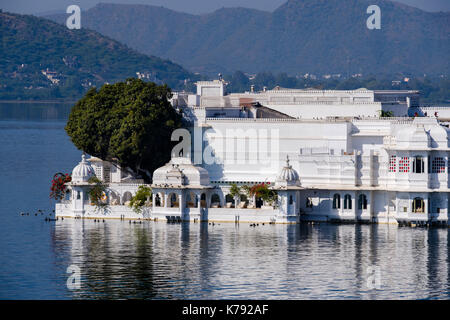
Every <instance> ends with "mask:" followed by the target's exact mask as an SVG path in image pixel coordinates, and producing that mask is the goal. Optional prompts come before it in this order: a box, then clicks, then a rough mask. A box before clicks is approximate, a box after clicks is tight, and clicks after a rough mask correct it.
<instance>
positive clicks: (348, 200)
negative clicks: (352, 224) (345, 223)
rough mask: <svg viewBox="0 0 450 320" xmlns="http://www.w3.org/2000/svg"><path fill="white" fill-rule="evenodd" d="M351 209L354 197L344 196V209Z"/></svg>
mask: <svg viewBox="0 0 450 320" xmlns="http://www.w3.org/2000/svg"><path fill="white" fill-rule="evenodd" d="M351 208H352V196H351V195H349V194H346V195H345V196H344V209H347V210H351Z"/></svg>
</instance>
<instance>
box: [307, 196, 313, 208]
mask: <svg viewBox="0 0 450 320" xmlns="http://www.w3.org/2000/svg"><path fill="white" fill-rule="evenodd" d="M306 207H307V208H312V207H313V203H312V199H311V198H310V197H308V198H306Z"/></svg>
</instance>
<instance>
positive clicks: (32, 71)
mask: <svg viewBox="0 0 450 320" xmlns="http://www.w3.org/2000/svg"><path fill="white" fill-rule="evenodd" d="M0 37H1V44H0V45H1V50H0V52H1V54H0V99H16V98H18V97H20V98H34V99H48V98H58V97H59V98H74V97H80V96H81V95H82V94H83V93H84V92H85V91H86V90H87V88H88V87H89V86H91V85H95V86H101V85H103V84H104V83H106V82H108V83H114V82H116V81H120V80H125V79H126V78H128V77H136V76H137V75H136V72H140V73H141V74H143V75H144V76H145V77H146V79H148V80H152V81H155V82H159V83H167V84H168V85H169V86H171V87H172V88H183V86H184V80H185V79H189V78H191V77H192V76H193V75H192V74H190V73H189V72H188V71H186V70H185V69H183V68H182V67H181V66H179V65H177V64H174V63H172V62H170V61H168V60H162V59H160V58H157V57H154V56H146V55H144V54H142V53H138V52H136V51H135V50H133V49H130V48H128V47H127V46H125V45H123V44H121V43H119V42H117V41H116V40H112V39H110V38H108V37H106V36H103V35H101V34H99V33H97V32H95V31H91V30H88V29H85V28H81V29H80V30H69V29H68V28H67V27H65V26H62V25H60V24H57V23H55V22H53V21H50V20H47V19H42V18H38V17H34V16H29V15H19V14H12V13H5V12H0ZM44 73H45V74H44Z"/></svg>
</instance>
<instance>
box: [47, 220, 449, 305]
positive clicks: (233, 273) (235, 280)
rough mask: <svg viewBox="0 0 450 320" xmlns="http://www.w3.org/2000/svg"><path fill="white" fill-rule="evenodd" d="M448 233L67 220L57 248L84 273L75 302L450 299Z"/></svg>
mask: <svg viewBox="0 0 450 320" xmlns="http://www.w3.org/2000/svg"><path fill="white" fill-rule="evenodd" d="M448 233H449V230H448V229H425V228H415V229H413V228H399V227H397V226H393V225H333V224H319V225H317V224H315V225H311V224H301V225H267V224H266V225H264V226H262V225H259V226H257V227H251V226H249V225H247V224H240V225H235V224H215V225H209V224H208V223H191V224H189V223H181V224H166V223H163V222H157V223H155V222H142V223H141V224H133V223H131V224H130V223H129V222H128V221H106V222H105V223H103V222H100V223H99V222H94V221H91V220H72V219H66V220H64V221H58V222H56V224H55V234H54V246H53V247H54V250H55V251H54V254H55V261H57V263H59V264H61V265H62V266H65V268H66V267H67V266H69V265H72V264H73V265H77V266H79V267H80V269H81V280H82V281H81V288H80V289H78V290H73V291H70V290H67V294H68V295H69V297H71V298H90V299H96V298H101V299H122V298H138V299H139V298H144V299H227V298H228V299H258V298H259V299H341V298H350V299H414V298H436V297H437V298H449V296H450V295H449V270H450V269H449V263H450V262H449V256H448V249H449V237H448ZM369 267H372V268H378V269H379V270H380V280H381V283H380V284H381V287H380V289H373V288H370V287H368V276H369V275H370V274H368V273H367V272H368V268H369ZM67 276H68V275H66V278H65V279H67ZM61 279H64V278H63V277H61Z"/></svg>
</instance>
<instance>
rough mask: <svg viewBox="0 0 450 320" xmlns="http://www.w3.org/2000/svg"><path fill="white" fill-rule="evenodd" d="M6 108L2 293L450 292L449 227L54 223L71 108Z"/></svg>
mask: <svg viewBox="0 0 450 320" xmlns="http://www.w3.org/2000/svg"><path fill="white" fill-rule="evenodd" d="M2 107H3V108H4V106H2V105H1V104H0V110H3V113H0V114H1V115H3V118H0V218H1V223H0V253H1V256H0V299H74V298H75V299H80V298H81V299H105V298H106V299H122V298H147V299H344V298H351V299H435V298H440V299H448V298H449V296H450V281H449V280H450V260H449V246H450V237H449V229H418V228H416V229H411V228H398V227H396V226H387V225H373V226H372V225H332V224H320V225H265V226H261V225H260V226H259V227H256V228H251V227H249V226H248V225H245V224H241V225H238V226H236V225H234V224H220V225H217V224H216V225H215V226H211V225H208V224H198V223H197V224H176V225H172V224H170V225H169V224H166V223H163V222H157V223H155V222H144V223H142V224H129V223H128V222H122V221H106V222H105V223H94V222H93V221H90V220H89V221H86V220H72V219H65V220H64V221H57V222H51V223H49V222H45V221H44V217H45V216H46V215H48V214H49V213H51V210H52V209H53V207H54V203H53V202H52V201H50V200H49V198H48V194H49V187H50V183H49V181H50V179H51V177H52V175H53V174H54V173H55V172H58V171H62V172H69V171H70V170H71V169H72V168H73V167H74V166H75V165H76V164H77V163H78V161H79V159H80V152H79V151H78V150H76V148H75V147H74V146H73V145H72V144H71V142H70V140H69V138H68V137H67V136H66V134H65V132H64V125H65V117H66V116H67V112H66V111H64V110H65V109H62V111H58V109H57V113H56V115H55V113H52V115H53V116H51V117H48V116H46V113H45V112H44V113H40V114H37V115H36V114H35V115H33V114H31V113H30V110H29V109H26V108H27V107H26V106H23V107H24V108H25V110H24V113H22V114H21V113H20V112H19V111H16V112H17V114H19V116H18V117H16V116H14V114H11V113H9V114H7V115H6V116H5V114H6V113H5V111H4V109H2ZM28 108H30V107H28ZM62 108H65V107H62ZM27 112H28V115H27ZM24 114H25V115H24ZM47 115H48V114H47ZM38 209H41V210H43V211H44V212H45V214H44V215H40V214H39V215H38V216H35V215H34V214H35V213H36V212H37V210H38ZM22 211H23V212H29V213H30V216H20V214H19V213H20V212H22ZM70 265H76V266H78V267H79V268H80V271H81V288H80V289H76V290H69V289H68V288H67V285H66V281H67V278H68V276H69V274H68V273H67V268H68V267H69V266H70ZM368 267H375V268H379V269H378V270H379V272H380V273H379V274H380V279H381V287H380V289H370V288H369V287H368V286H367V284H368V277H369V276H370V275H371V274H368V273H367V271H368ZM369 269H370V268H369Z"/></svg>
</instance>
